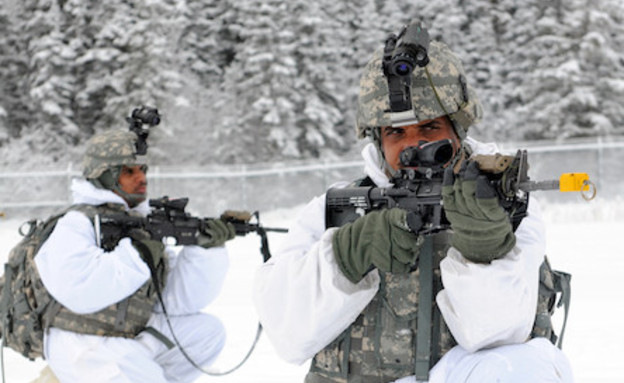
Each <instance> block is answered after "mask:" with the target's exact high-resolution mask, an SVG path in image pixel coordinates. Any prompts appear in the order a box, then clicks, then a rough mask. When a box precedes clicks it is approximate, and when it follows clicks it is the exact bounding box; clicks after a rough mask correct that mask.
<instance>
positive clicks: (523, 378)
mask: <svg viewBox="0 0 624 383" xmlns="http://www.w3.org/2000/svg"><path fill="white" fill-rule="evenodd" d="M527 382H539V383H551V382H553V383H555V382H556V383H573V382H574V378H573V377H572V368H571V366H570V362H569V361H568V359H567V357H566V356H565V355H564V354H563V352H562V351H561V350H559V349H558V348H557V347H555V346H554V345H553V344H552V343H550V342H549V341H548V340H547V339H545V338H535V339H531V340H530V341H528V342H526V343H522V344H514V345H508V346H501V347H496V348H492V349H487V350H480V351H477V352H474V353H469V352H467V351H466V350H464V349H463V348H461V347H460V346H456V347H454V348H453V349H451V350H450V351H449V352H447V353H446V354H445V355H444V357H442V359H440V361H439V362H438V363H437V364H436V365H435V366H434V367H433V368H432V369H431V372H430V376H429V383H527ZM395 383H418V382H417V380H416V378H414V377H413V376H410V377H406V378H401V379H399V380H397V381H396V382H395Z"/></svg>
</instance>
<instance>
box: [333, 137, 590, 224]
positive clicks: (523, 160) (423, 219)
mask: <svg viewBox="0 0 624 383" xmlns="http://www.w3.org/2000/svg"><path fill="white" fill-rule="evenodd" d="M452 157H453V146H452V143H451V141H450V140H448V139H447V140H441V141H435V142H424V143H421V145H420V146H417V147H410V148H407V149H405V150H404V151H403V152H401V153H400V155H399V158H400V161H401V165H402V166H404V167H405V168H404V169H401V170H399V171H398V172H397V173H396V175H395V176H394V177H393V178H392V180H391V182H392V183H393V184H394V187H391V188H380V187H375V186H355V187H347V188H332V189H329V190H328V191H327V194H326V212H325V217H326V226H327V227H338V226H342V225H344V224H346V223H349V222H353V221H355V220H356V219H357V218H359V217H360V216H363V215H365V214H367V213H369V212H370V211H373V210H378V209H384V208H388V209H389V208H393V207H398V208H401V209H404V210H406V211H407V212H408V214H407V220H408V226H409V227H410V229H411V230H412V231H414V232H416V233H419V234H432V233H435V232H438V231H441V230H445V229H448V228H449V222H448V221H447V220H446V217H445V216H444V210H443V206H442V181H443V176H444V174H443V173H444V166H445V165H447V164H448V163H449V161H450V160H451V159H452ZM472 160H474V161H476V162H477V163H478V164H479V168H480V169H481V170H482V171H484V172H485V173H486V174H487V175H488V178H489V179H490V182H491V183H492V185H494V187H495V189H496V191H497V193H498V196H499V199H500V201H501V205H502V206H503V208H505V210H506V211H507V212H508V214H509V216H510V219H511V221H512V224H513V225H514V228H515V227H517V225H518V224H519V223H520V221H521V220H522V218H523V217H524V216H525V215H526V209H527V207H528V198H529V192H531V191H536V190H555V189H558V190H559V191H562V192H568V191H579V192H581V194H582V196H583V198H585V199H586V200H590V199H593V198H594V197H595V194H596V188H595V186H594V185H593V183H591V181H589V176H588V175H587V173H565V174H562V175H561V177H560V179H559V180H558V181H557V180H553V181H537V182H536V181H531V180H530V179H529V176H528V161H527V151H526V150H518V152H517V154H516V155H515V156H506V155H501V154H496V155H477V156H474V157H473V158H472Z"/></svg>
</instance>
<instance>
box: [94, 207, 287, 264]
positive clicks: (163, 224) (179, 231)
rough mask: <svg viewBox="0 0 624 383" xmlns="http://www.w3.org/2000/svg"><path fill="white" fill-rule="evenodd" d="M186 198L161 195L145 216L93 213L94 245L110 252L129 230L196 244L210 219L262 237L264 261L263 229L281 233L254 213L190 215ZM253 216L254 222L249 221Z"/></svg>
mask: <svg viewBox="0 0 624 383" xmlns="http://www.w3.org/2000/svg"><path fill="white" fill-rule="evenodd" d="M187 203H188V198H178V199H169V197H166V196H165V197H162V198H158V199H150V201H149V204H150V206H151V207H152V210H151V212H150V213H149V214H148V215H147V216H145V217H137V216H131V215H127V214H124V213H118V214H107V215H96V217H95V223H94V225H95V231H96V238H98V241H99V242H98V245H99V246H100V247H102V248H103V249H104V250H107V251H110V250H112V249H113V248H114V247H115V246H117V243H118V242H119V240H120V239H121V238H124V237H128V236H129V234H130V232H131V231H132V230H136V229H141V230H143V231H145V232H147V233H149V235H150V238H151V239H155V240H163V239H165V241H170V240H173V241H174V244H175V245H196V244H197V239H198V237H199V234H200V233H204V234H203V235H206V234H205V228H206V225H207V222H208V221H210V220H214V219H223V220H224V221H226V222H229V223H231V224H232V225H233V226H234V229H235V231H236V235H239V236H244V235H247V234H249V233H251V232H255V233H257V234H258V235H259V236H260V237H261V238H262V254H263V257H264V258H265V261H266V260H267V259H268V258H270V254H269V250H268V239H267V235H266V233H267V232H270V231H272V232H279V233H285V232H287V231H288V230H287V229H282V228H272V227H264V226H261V225H260V215H259V213H258V212H255V213H253V214H252V215H250V214H249V213H245V214H237V213H238V212H230V214H224V215H223V216H222V218H209V217H207V218H201V217H194V216H192V215H190V214H189V213H187V212H186V211H185V208H186V205H187ZM252 216H253V217H255V223H251V222H249V221H250V219H251V218H252Z"/></svg>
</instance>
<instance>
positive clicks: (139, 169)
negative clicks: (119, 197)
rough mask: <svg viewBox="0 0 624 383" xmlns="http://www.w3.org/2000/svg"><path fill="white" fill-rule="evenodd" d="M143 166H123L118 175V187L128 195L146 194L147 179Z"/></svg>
mask: <svg viewBox="0 0 624 383" xmlns="http://www.w3.org/2000/svg"><path fill="white" fill-rule="evenodd" d="M145 170H146V168H145V166H144V165H134V166H125V165H124V166H123V167H122V168H121V173H120V174H119V179H118V181H117V182H118V183H119V187H120V188H121V190H123V191H124V192H126V193H128V194H145V193H147V177H146V176H145Z"/></svg>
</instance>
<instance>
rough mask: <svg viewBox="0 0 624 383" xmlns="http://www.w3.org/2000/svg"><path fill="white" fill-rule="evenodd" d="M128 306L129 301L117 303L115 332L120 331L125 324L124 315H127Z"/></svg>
mask: <svg viewBox="0 0 624 383" xmlns="http://www.w3.org/2000/svg"><path fill="white" fill-rule="evenodd" d="M129 305H130V299H124V300H123V301H121V302H119V303H117V317H116V318H115V331H122V330H123V328H124V323H125V322H126V315H127V314H128V306H129Z"/></svg>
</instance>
